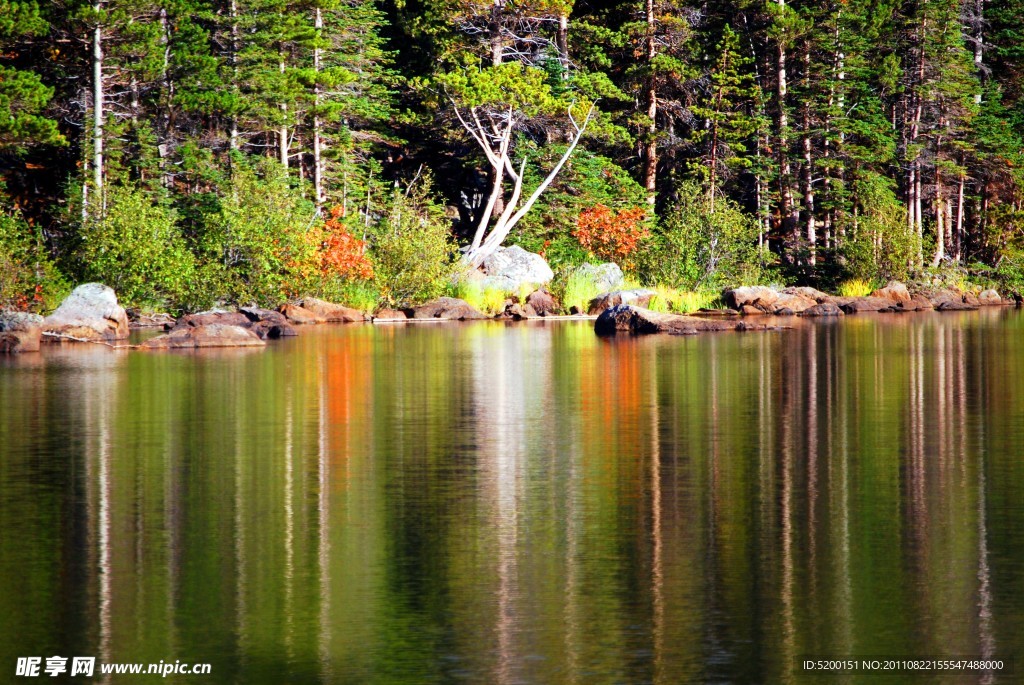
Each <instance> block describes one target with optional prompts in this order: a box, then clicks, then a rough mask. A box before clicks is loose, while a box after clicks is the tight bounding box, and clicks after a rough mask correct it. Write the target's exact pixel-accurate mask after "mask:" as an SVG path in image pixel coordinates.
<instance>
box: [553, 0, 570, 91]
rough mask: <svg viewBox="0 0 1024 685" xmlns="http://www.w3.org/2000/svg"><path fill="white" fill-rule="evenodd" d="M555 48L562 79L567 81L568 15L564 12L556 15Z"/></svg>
mask: <svg viewBox="0 0 1024 685" xmlns="http://www.w3.org/2000/svg"><path fill="white" fill-rule="evenodd" d="M555 47H556V48H557V49H558V61H559V63H561V65H562V78H563V79H567V78H569V15H568V14H566V13H565V12H562V13H561V14H559V15H558V31H557V33H555Z"/></svg>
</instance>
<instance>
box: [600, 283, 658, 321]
mask: <svg viewBox="0 0 1024 685" xmlns="http://www.w3.org/2000/svg"><path fill="white" fill-rule="evenodd" d="M657 294H658V293H656V292H654V291H653V290H647V289H646V288H637V289H635V290H613V291H612V292H610V293H601V294H600V295H598V296H597V297H595V298H594V299H592V300H591V301H590V303H589V305H588V306H587V313H588V314H590V315H591V316H595V315H597V314H600V313H601V312H603V311H605V310H607V309H611V308H612V307H617V306H618V305H620V304H631V305H635V306H637V307H646V306H647V305H649V304H650V303H651V298H652V297H654V296H655V295H657Z"/></svg>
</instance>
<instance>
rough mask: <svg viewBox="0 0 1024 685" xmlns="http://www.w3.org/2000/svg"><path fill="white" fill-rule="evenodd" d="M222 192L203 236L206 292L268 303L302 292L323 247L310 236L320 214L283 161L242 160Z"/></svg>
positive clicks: (233, 299) (237, 300) (206, 218)
mask: <svg viewBox="0 0 1024 685" xmlns="http://www.w3.org/2000/svg"><path fill="white" fill-rule="evenodd" d="M218 195H219V197H218V204H217V205H214V208H215V211H213V212H211V213H208V214H206V215H205V216H203V217H202V221H203V224H204V225H203V226H202V229H203V230H202V232H201V234H200V236H199V249H200V253H201V256H202V257H203V261H204V262H206V263H207V264H208V266H207V268H206V270H205V271H204V274H205V276H206V279H205V282H204V283H203V289H204V292H206V293H208V294H212V293H214V292H216V293H218V294H219V295H221V296H222V297H224V298H225V299H227V300H228V301H230V302H235V303H239V304H248V303H256V304H260V305H264V306H276V305H278V304H280V303H281V302H283V301H284V300H286V299H288V298H289V297H294V296H297V295H301V294H304V291H305V290H306V288H307V287H308V286H309V285H310V283H309V281H308V278H309V277H310V276H309V269H308V265H309V264H310V263H312V262H315V261H316V258H317V250H318V249H319V245H317V244H315V243H313V242H312V241H311V240H310V239H309V238H310V231H311V230H312V229H313V227H314V222H315V219H316V214H315V210H314V208H313V205H312V203H311V202H309V201H308V200H307V199H305V198H303V197H302V196H301V195H300V194H299V192H297V190H296V189H295V188H293V187H292V185H291V183H290V182H289V180H288V178H287V177H286V176H285V175H284V173H283V171H282V170H281V168H280V166H278V165H277V164H274V163H273V162H272V161H270V160H262V161H260V162H259V163H257V164H256V165H255V166H253V167H249V166H247V165H244V164H238V166H237V168H236V170H235V172H234V173H233V174H232V176H231V178H230V179H228V181H227V185H226V187H223V188H221V189H220V192H219V193H218Z"/></svg>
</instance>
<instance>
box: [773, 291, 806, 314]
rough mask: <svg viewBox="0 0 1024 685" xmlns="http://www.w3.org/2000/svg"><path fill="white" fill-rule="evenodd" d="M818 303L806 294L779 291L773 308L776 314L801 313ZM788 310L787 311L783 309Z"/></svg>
mask: <svg viewBox="0 0 1024 685" xmlns="http://www.w3.org/2000/svg"><path fill="white" fill-rule="evenodd" d="M816 304H817V301H816V300H812V299H811V298H809V297H807V296H805V295H798V294H793V293H787V292H785V291H783V292H781V293H779V297H778V299H776V300H775V302H773V303H772V308H773V310H774V312H775V314H779V315H782V314H799V313H800V312H802V311H803V310H805V309H809V308H811V307H813V306H814V305H816ZM783 310H786V311H783Z"/></svg>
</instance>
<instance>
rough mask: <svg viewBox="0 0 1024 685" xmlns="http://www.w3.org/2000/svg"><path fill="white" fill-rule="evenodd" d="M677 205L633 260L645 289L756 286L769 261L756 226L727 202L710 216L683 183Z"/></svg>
mask: <svg viewBox="0 0 1024 685" xmlns="http://www.w3.org/2000/svg"><path fill="white" fill-rule="evenodd" d="M679 196H680V198H681V199H680V202H679V204H677V205H676V206H675V207H674V208H673V209H672V210H671V211H670V212H669V214H668V215H667V216H666V217H665V218H664V219H663V220H662V221H661V222H660V224H659V226H658V227H657V229H656V230H655V232H654V235H653V236H652V240H651V243H650V247H649V248H648V249H646V250H644V251H643V252H641V253H639V254H638V256H637V262H638V266H639V272H640V273H641V274H643V276H644V281H645V282H646V283H647V284H648V285H653V284H660V285H666V286H669V287H672V288H677V289H682V290H709V291H710V290H716V289H720V288H721V287H723V286H735V285H744V284H752V283H759V282H762V281H763V280H764V279H765V278H766V276H767V264H768V261H769V255H768V254H767V251H766V250H762V249H760V248H759V247H758V244H757V235H758V226H757V222H756V221H755V219H754V218H753V217H752V216H750V215H748V214H745V213H744V212H743V211H742V210H741V209H740V208H739V207H738V206H737V205H735V204H733V203H732V202H729V201H728V200H718V201H717V203H716V204H715V209H714V211H713V212H712V211H711V205H710V202H709V201H708V196H707V193H705V192H704V191H703V190H701V188H700V187H699V186H698V185H697V184H695V183H690V182H688V183H685V184H683V186H682V188H681V189H680V191H679Z"/></svg>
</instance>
